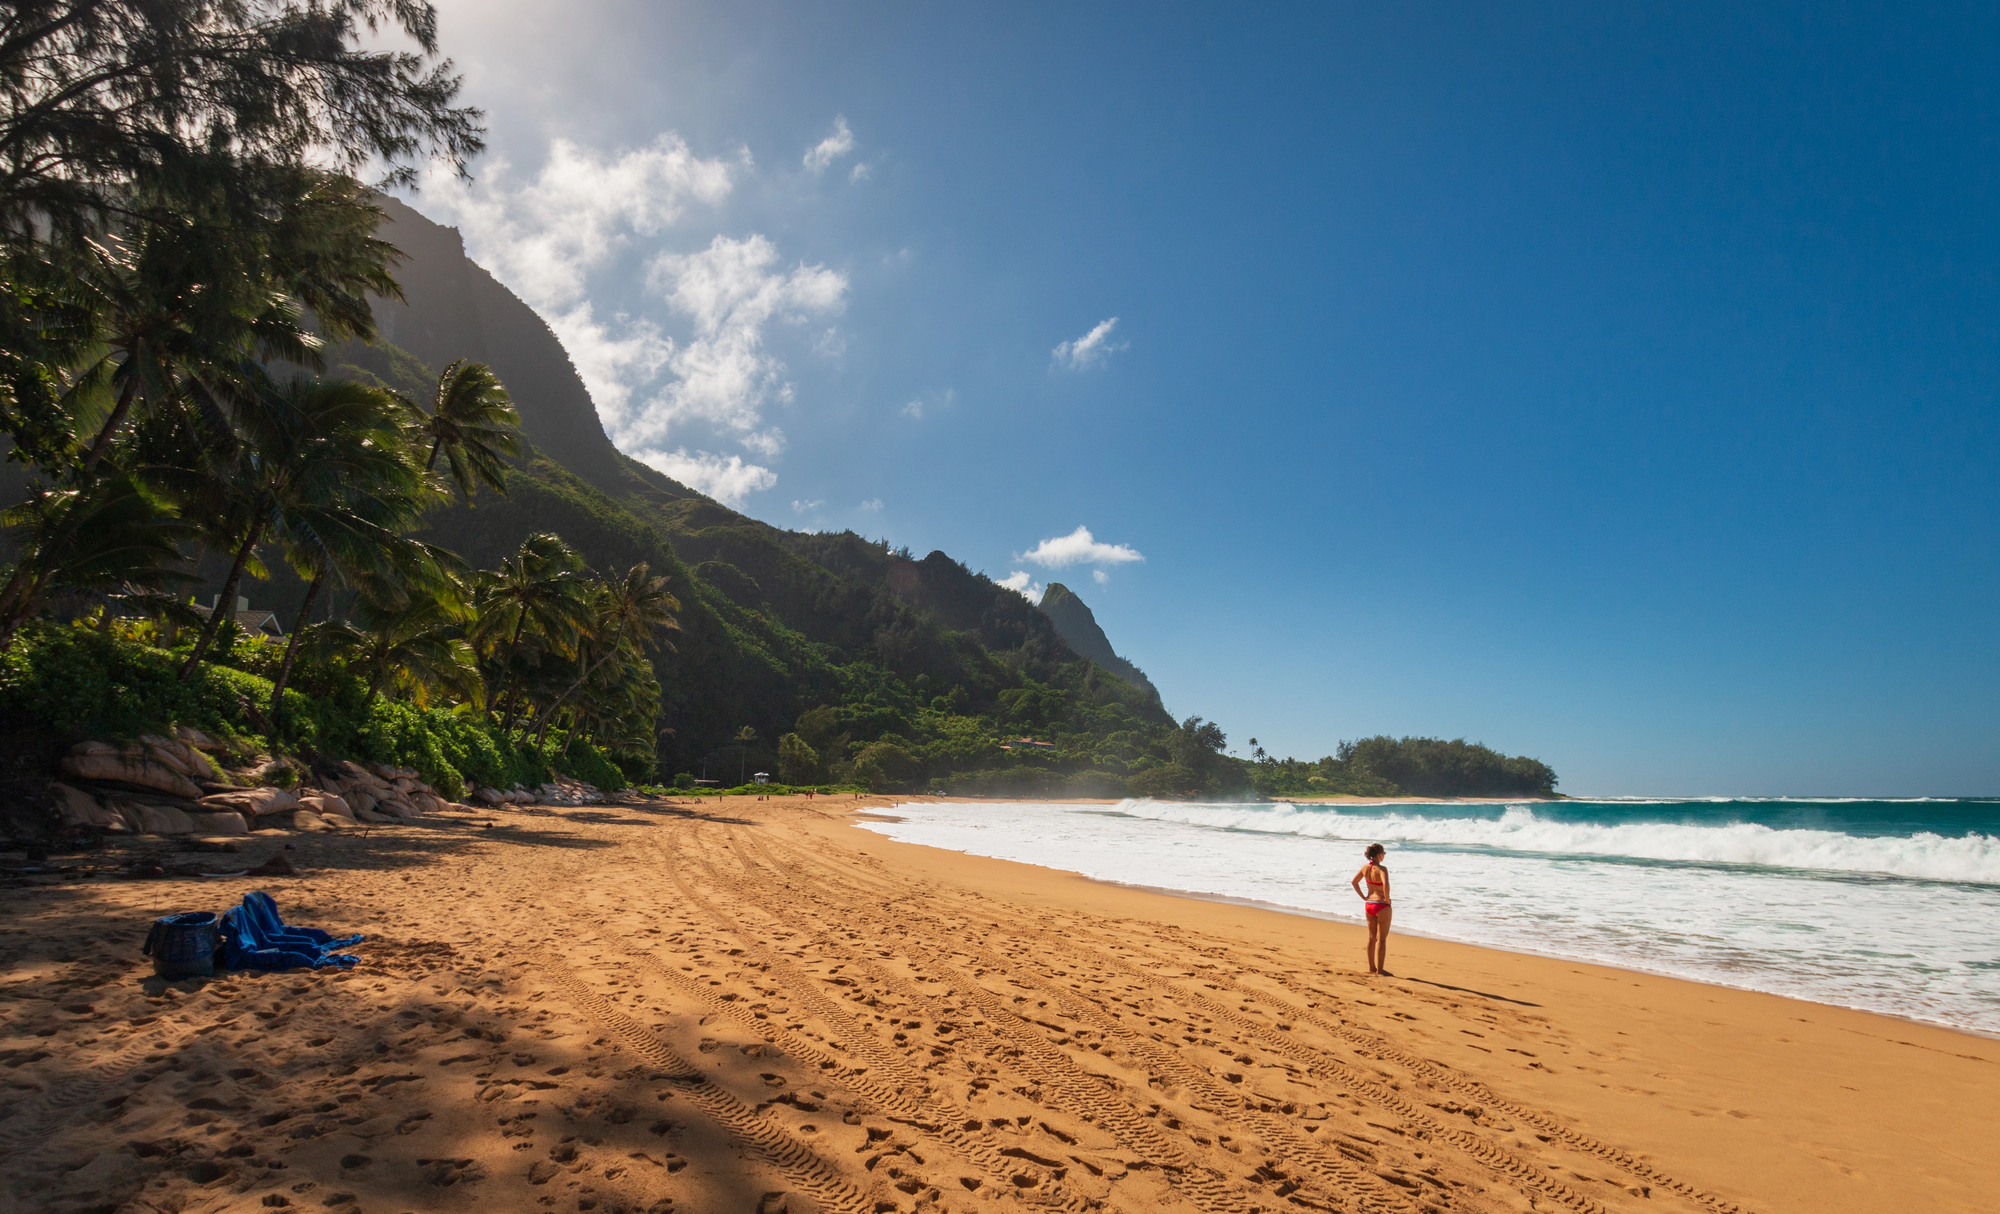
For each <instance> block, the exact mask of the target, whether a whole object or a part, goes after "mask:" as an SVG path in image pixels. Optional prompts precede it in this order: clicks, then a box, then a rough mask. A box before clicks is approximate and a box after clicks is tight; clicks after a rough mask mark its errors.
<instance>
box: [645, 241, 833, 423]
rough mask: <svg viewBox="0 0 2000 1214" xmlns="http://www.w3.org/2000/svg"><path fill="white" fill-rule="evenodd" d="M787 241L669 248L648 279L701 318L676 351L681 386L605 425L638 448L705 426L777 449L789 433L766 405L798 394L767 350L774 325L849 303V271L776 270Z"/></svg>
mask: <svg viewBox="0 0 2000 1214" xmlns="http://www.w3.org/2000/svg"><path fill="white" fill-rule="evenodd" d="M777 259H778V250H777V246H776V245H773V244H772V243H771V242H770V241H769V240H767V239H765V238H764V237H762V236H757V235H752V236H750V237H747V238H745V239H742V240H737V239H735V238H733V237H729V236H717V237H716V238H715V239H714V240H712V241H710V242H709V246H708V248H706V249H704V250H703V251H701V252H699V253H689V254H679V253H663V254H661V255H660V256H658V257H656V258H654V259H653V261H652V263H651V264H650V265H649V266H648V267H647V274H648V283H649V285H651V286H652V287H653V288H654V289H656V290H658V291H660V292H661V294H662V295H664V296H665V298H666V301H667V306H668V307H669V308H671V309H672V310H673V311H674V312H675V313H677V314H679V315H681V316H685V317H688V318H689V319H690V320H692V321H693V322H694V336H693V337H692V338H690V339H689V340H688V341H687V342H685V343H682V344H679V345H677V346H675V347H674V348H672V349H671V350H670V351H668V353H667V357H666V360H665V366H666V368H667V370H668V371H670V372H671V373H672V374H673V376H674V382H673V383H671V384H668V385H667V386H666V387H665V388H664V389H662V390H661V391H660V392H658V393H657V394H655V395H654V396H653V397H651V398H650V399H648V400H647V401H645V402H644V404H642V405H640V406H639V407H637V408H629V407H628V408H627V409H624V410H622V411H617V412H612V413H611V414H610V415H609V416H607V417H606V418H605V429H606V430H607V431H608V432H609V433H610V435H611V439H612V441H613V442H615V443H617V444H618V445H619V446H620V447H621V448H624V449H625V450H628V451H633V450H637V451H648V450H661V449H664V448H665V446H666V441H667V434H668V431H669V430H670V429H671V428H672V427H674V426H676V425H679V424H683V423H686V422H690V421H695V422H703V423H706V424H708V425H710V426H712V427H714V428H715V429H716V430H718V431H721V432H722V433H724V434H728V435H730V436H731V437H734V438H735V439H736V440H737V441H738V442H741V443H742V444H743V445H744V446H745V447H747V448H749V449H750V450H751V451H753V452H755V453H756V454H758V455H763V456H771V455H776V454H777V453H778V452H779V451H781V450H783V448H784V442H785V436H784V433H783V431H781V430H779V429H778V428H777V427H775V426H766V425H765V424H764V415H763V407H764V405H765V404H766V403H767V402H769V401H772V400H778V401H788V400H790V399H791V398H792V385H790V384H789V383H786V382H784V380H783V378H782V377H783V375H784V371H785V364H784V363H783V361H781V360H780V359H779V358H778V357H777V356H776V355H774V354H772V353H770V351H769V350H767V349H766V348H765V344H764V342H765V329H766V327H767V326H768V325H769V324H770V323H771V322H772V321H774V320H775V321H791V322H802V321H804V320H806V319H808V318H809V317H811V316H814V315H826V314H838V313H839V312H841V311H842V310H843V309H844V308H845V307H846V306H847V277H846V276H845V275H843V274H840V273H838V272H836V271H833V270H829V269H827V268H825V267H824V266H809V265H806V264H804V263H800V264H799V265H798V266H796V267H794V268H793V269H790V270H784V269H778V270H775V271H774V270H773V269H772V268H771V267H772V265H773V263H775V262H776V261H777Z"/></svg>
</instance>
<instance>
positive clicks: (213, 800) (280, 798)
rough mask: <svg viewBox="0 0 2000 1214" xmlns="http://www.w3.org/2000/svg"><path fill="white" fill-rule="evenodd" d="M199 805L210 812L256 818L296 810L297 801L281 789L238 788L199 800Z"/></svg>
mask: <svg viewBox="0 0 2000 1214" xmlns="http://www.w3.org/2000/svg"><path fill="white" fill-rule="evenodd" d="M201 804H202V807H203V808H204V809H208V810H210V811H221V812H232V811H233V812H235V813H240V814H242V815H244V816H245V817H256V816H257V815H259V814H275V813H282V812H284V811H286V810H290V809H296V808H298V804H299V799H298V798H297V797H295V796H293V795H292V794H291V793H288V792H286V791H285V790H284V789H282V788H239V789H237V790H236V791H234V792H218V793H211V794H209V795H208V796H206V797H203V798H201Z"/></svg>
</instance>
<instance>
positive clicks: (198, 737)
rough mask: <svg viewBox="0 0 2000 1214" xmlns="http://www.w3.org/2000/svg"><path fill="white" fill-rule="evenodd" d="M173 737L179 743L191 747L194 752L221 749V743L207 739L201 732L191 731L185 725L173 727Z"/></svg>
mask: <svg viewBox="0 0 2000 1214" xmlns="http://www.w3.org/2000/svg"><path fill="white" fill-rule="evenodd" d="M174 737H175V738H177V739H179V740H180V741H181V742H184V743H186V744H187V745H189V746H192V747H193V748H194V749H196V750H221V749H222V743H220V742H218V741H216V740H215V739H214V738H211V737H209V736H208V735H207V734H205V733H203V732H202V731H201V730H199V729H191V728H189V727H188V726H186V725H176V726H174Z"/></svg>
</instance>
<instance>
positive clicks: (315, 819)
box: [274, 809, 333, 832]
mask: <svg viewBox="0 0 2000 1214" xmlns="http://www.w3.org/2000/svg"><path fill="white" fill-rule="evenodd" d="M274 820H275V821H280V822H283V823H285V824H286V825H287V826H289V827H291V829H293V830H305V831H315V832H324V831H328V830H332V829H333V828H332V827H330V826H328V825H327V824H326V819H324V818H322V817H320V816H319V815H318V814H316V813H314V812H313V811H312V810H310V809H295V810H293V811H292V812H291V813H290V814H289V815H286V816H284V817H280V818H277V819H274Z"/></svg>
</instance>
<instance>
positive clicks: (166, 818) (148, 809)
mask: <svg viewBox="0 0 2000 1214" xmlns="http://www.w3.org/2000/svg"><path fill="white" fill-rule="evenodd" d="M110 807H111V808H115V809H116V810H117V811H118V812H119V813H120V814H122V815H124V818H125V820H126V821H127V822H129V823H131V825H132V829H133V830H134V831H135V832H137V833H139V834H145V835H191V834H193V833H194V819H193V818H190V817H189V816H188V815H187V813H186V811H184V810H179V809H175V808H174V807H173V806H171V805H148V804H146V803H144V802H143V801H116V802H112V803H111V806H110Z"/></svg>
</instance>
